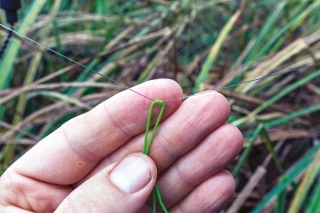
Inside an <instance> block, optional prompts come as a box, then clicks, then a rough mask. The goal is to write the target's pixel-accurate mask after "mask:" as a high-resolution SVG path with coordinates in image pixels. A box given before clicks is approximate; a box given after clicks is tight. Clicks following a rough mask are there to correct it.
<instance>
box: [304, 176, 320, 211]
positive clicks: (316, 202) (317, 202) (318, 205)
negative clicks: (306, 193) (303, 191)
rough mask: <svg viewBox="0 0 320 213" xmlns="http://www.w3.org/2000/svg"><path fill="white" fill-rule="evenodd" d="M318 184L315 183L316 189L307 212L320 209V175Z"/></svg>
mask: <svg viewBox="0 0 320 213" xmlns="http://www.w3.org/2000/svg"><path fill="white" fill-rule="evenodd" d="M317 181H318V184H316V185H315V189H314V190H313V193H312V194H311V196H310V197H311V198H310V202H309V204H308V206H307V207H306V213H314V212H317V211H318V210H319V209H320V184H319V181H320V180H319V177H318V180H317Z"/></svg>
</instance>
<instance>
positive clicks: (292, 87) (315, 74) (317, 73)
mask: <svg viewBox="0 0 320 213" xmlns="http://www.w3.org/2000/svg"><path fill="white" fill-rule="evenodd" d="M319 76H320V70H317V71H315V72H313V73H311V74H310V75H308V76H306V77H304V78H302V79H301V80H299V81H297V82H295V83H294V84H292V85H290V86H288V87H287V88H285V89H284V90H282V91H280V92H279V93H278V94H277V95H275V96H274V97H272V98H270V99H269V100H268V101H266V102H265V103H264V104H262V105H260V106H259V107H258V108H256V109H255V110H254V111H252V112H251V113H250V114H248V115H247V116H245V117H243V118H240V119H238V120H236V121H234V122H232V123H233V125H235V126H238V127H240V126H242V125H243V124H244V123H246V122H249V121H251V120H253V119H254V117H255V116H256V115H257V114H258V113H260V112H261V111H263V110H265V109H266V108H268V107H269V106H270V105H271V104H273V103H275V102H276V101H278V100H279V99H280V98H282V97H284V96H285V95H287V94H289V93H290V92H292V91H294V90H295V89H297V88H299V87H301V86H302V85H304V84H306V83H307V82H309V81H311V80H313V79H315V78H317V77H319Z"/></svg>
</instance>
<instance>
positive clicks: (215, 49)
mask: <svg viewBox="0 0 320 213" xmlns="http://www.w3.org/2000/svg"><path fill="white" fill-rule="evenodd" d="M241 13H242V12H241V11H240V10H238V11H237V12H236V13H235V14H233V16H232V17H231V18H230V19H229V21H228V23H227V24H226V25H225V26H224V27H223V29H222V30H221V33H220V34H219V36H218V38H217V40H216V42H215V43H214V45H213V46H212V48H211V50H210V52H209V55H208V56H207V58H206V60H205V62H204V64H203V67H202V69H201V71H200V74H199V76H198V77H197V80H196V83H195V86H194V87H193V90H192V93H197V92H198V90H199V88H200V85H201V84H202V83H203V82H204V81H205V80H206V78H207V76H208V74H209V72H210V70H211V67H212V65H213V63H214V61H215V60H216V58H217V56H218V53H219V51H220V49H221V47H222V45H223V42H224V41H225V40H226V38H227V36H228V35H229V33H230V31H231V29H232V27H233V25H234V24H235V23H236V21H237V20H238V18H239V16H240V15H241Z"/></svg>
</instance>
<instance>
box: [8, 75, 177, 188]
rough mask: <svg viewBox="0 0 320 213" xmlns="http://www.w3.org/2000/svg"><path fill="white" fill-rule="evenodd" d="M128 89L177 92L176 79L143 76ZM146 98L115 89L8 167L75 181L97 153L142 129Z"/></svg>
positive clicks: (154, 94)
mask: <svg viewBox="0 0 320 213" xmlns="http://www.w3.org/2000/svg"><path fill="white" fill-rule="evenodd" d="M133 89H134V90H135V91H137V92H139V93H143V94H145V95H146V96H148V97H150V98H152V99H163V100H172V99H179V98H181V97H182V90H181V88H180V86H179V84H177V83H176V82H174V81H172V80H165V79H162V80H154V81H149V82H146V83H143V84H141V85H138V86H136V87H134V88H133ZM150 103H151V102H150V100H148V99H146V98H143V97H141V96H138V95H137V94H135V93H133V92H132V91H129V90H126V91H124V92H121V93H119V94H117V95H115V96H113V97H112V98H110V99H109V100H107V101H105V102H103V103H101V104H99V105H98V106H97V107H95V108H94V109H92V110H91V111H89V112H87V113H85V114H83V115H80V116H78V117H75V118H73V119H72V120H70V121H68V122H66V123H65V124H64V125H62V126H61V127H60V128H59V129H58V130H56V131H55V132H53V133H52V134H50V135H49V136H47V137H46V138H44V139H43V140H42V141H40V142H39V143H38V144H37V145H36V146H34V147H33V148H32V149H31V150H30V151H28V152H27V153H26V154H25V155H24V156H22V157H21V158H20V159H19V160H18V161H17V162H16V163H15V166H14V169H15V170H16V172H18V173H19V174H20V175H24V176H27V177H30V178H34V179H37V180H41V181H45V182H49V183H54V184H62V185H68V184H72V183H74V182H77V181H79V180H80V179H81V178H83V177H84V176H85V175H86V174H87V173H88V172H90V171H91V170H92V169H93V168H94V166H95V165H96V164H97V163H98V162H99V161H100V160H101V159H103V158H104V157H106V156H107V155H108V154H110V153H112V152H113V151H115V150H116V149H118V148H119V147H120V146H122V145H123V144H124V143H125V142H126V141H128V140H129V139H130V138H131V137H133V136H135V135H137V134H139V133H141V132H143V131H144V130H145V125H146V120H147V116H148V110H149V106H150ZM180 103H181V101H173V102H170V103H169V104H167V107H166V110H165V113H164V116H163V117H164V118H165V117H167V116H169V115H170V114H171V113H172V112H174V111H175V110H176V109H177V108H178V106H179V105H180ZM155 113H157V112H155Z"/></svg>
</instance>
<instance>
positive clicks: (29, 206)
mask: <svg viewBox="0 0 320 213" xmlns="http://www.w3.org/2000/svg"><path fill="white" fill-rule="evenodd" d="M10 168H11V169H8V170H6V171H5V173H4V174H3V175H2V176H1V177H0V207H1V206H5V207H6V211H1V210H0V212H43V213H46V212H53V211H54V210H55V209H56V208H57V206H58V205H59V204H60V203H61V202H62V201H63V199H64V198H65V197H66V196H67V195H68V194H70V192H71V191H72V189H71V188H70V187H68V186H60V185H55V184H49V183H45V182H41V181H38V180H35V179H32V178H29V177H25V176H22V175H18V174H17V172H16V171H14V167H13V168H12V167H10ZM13 206H15V208H13ZM14 209H15V210H14Z"/></svg>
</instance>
